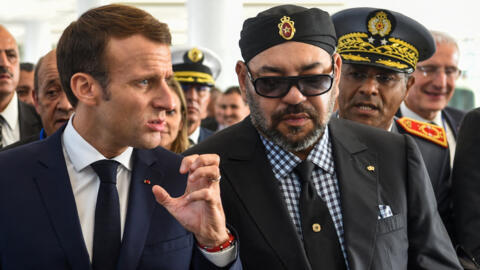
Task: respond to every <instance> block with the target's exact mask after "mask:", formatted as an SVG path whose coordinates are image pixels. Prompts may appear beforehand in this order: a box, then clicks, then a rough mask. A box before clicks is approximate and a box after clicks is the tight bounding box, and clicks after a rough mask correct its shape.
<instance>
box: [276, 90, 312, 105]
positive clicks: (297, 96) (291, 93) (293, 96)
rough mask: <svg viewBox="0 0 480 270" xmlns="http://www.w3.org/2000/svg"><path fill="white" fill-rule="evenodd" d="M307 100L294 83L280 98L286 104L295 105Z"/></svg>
mask: <svg viewBox="0 0 480 270" xmlns="http://www.w3.org/2000/svg"><path fill="white" fill-rule="evenodd" d="M305 100H307V97H306V96H304V95H303V94H302V92H300V89H298V87H297V86H296V85H293V86H292V87H291V88H290V90H288V93H287V94H286V95H285V96H284V97H283V98H282V101H283V102H285V103H288V104H292V105H296V104H300V103H302V102H304V101H305Z"/></svg>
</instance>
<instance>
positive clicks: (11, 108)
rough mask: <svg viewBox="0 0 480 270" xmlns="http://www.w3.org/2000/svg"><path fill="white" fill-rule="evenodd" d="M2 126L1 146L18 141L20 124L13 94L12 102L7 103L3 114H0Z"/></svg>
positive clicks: (16, 98) (16, 99)
mask: <svg viewBox="0 0 480 270" xmlns="http://www.w3.org/2000/svg"><path fill="white" fill-rule="evenodd" d="M0 115H1V116H2V117H3V119H4V120H3V121H0V124H1V125H2V145H3V146H7V145H9V144H12V143H14V142H17V141H19V140H20V124H19V121H18V97H17V93H16V92H15V93H13V97H12V100H10V102H9V103H8V105H7V107H6V108H5V110H3V112H1V113H0Z"/></svg>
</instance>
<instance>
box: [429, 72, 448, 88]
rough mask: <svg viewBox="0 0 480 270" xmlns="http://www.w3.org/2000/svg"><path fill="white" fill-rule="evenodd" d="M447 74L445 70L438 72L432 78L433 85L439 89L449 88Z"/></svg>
mask: <svg viewBox="0 0 480 270" xmlns="http://www.w3.org/2000/svg"><path fill="white" fill-rule="evenodd" d="M447 80H448V77H447V74H446V73H445V71H444V70H443V69H439V70H437V72H435V74H433V76H432V84H433V85H434V86H435V87H436V88H439V89H443V88H445V87H446V86H447Z"/></svg>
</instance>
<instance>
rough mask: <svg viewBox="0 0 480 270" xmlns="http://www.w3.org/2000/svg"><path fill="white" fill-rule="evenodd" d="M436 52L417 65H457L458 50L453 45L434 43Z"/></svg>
mask: <svg viewBox="0 0 480 270" xmlns="http://www.w3.org/2000/svg"><path fill="white" fill-rule="evenodd" d="M436 45H437V50H436V51H435V54H433V56H432V57H430V58H429V59H427V60H425V61H422V62H420V63H419V64H421V65H425V64H435V65H441V64H444V65H456V64H457V63H458V57H459V54H458V49H457V47H456V46H455V44H451V43H436Z"/></svg>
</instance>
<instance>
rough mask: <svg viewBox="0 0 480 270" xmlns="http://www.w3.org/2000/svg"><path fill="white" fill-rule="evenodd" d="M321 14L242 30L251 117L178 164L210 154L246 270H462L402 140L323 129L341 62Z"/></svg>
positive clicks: (284, 15)
mask: <svg viewBox="0 0 480 270" xmlns="http://www.w3.org/2000/svg"><path fill="white" fill-rule="evenodd" d="M335 47H336V37H335V30H334V26H333V23H332V21H331V19H330V16H329V15H328V13H326V12H324V11H321V10H319V9H307V8H303V7H299V6H293V5H285V6H278V7H274V8H271V9H268V10H266V11H264V12H261V13H259V14H258V15H257V16H256V17H253V18H249V19H247V20H246V21H245V22H244V25H243V29H242V32H241V38H240V49H241V52H242V56H243V59H244V62H242V61H239V62H238V63H237V65H236V72H237V75H238V81H239V85H240V88H241V90H242V93H243V95H245V96H246V98H247V101H248V104H249V106H250V112H251V113H250V117H248V118H246V119H245V120H244V121H242V122H241V123H239V124H236V125H234V126H232V127H229V128H226V129H224V130H222V131H220V132H218V133H217V134H216V135H213V136H212V137H210V138H208V139H207V140H205V141H204V142H203V143H201V144H199V145H198V146H195V147H194V148H192V149H189V150H187V152H186V153H188V154H190V153H212V152H213V153H218V154H219V155H220V157H221V164H220V171H221V174H222V182H221V194H222V201H223V204H224V208H225V210H226V215H227V222H228V223H229V224H232V226H234V227H235V228H236V229H237V231H238V232H239V234H240V235H241V237H242V245H241V255H240V256H241V258H242V263H243V264H244V266H245V268H248V269H292V270H293V269H295V270H298V269H329V270H331V269H379V270H380V269H461V268H460V266H459V263H458V261H457V259H456V256H455V253H454V250H453V247H452V245H451V243H450V241H449V239H448V236H447V233H446V231H445V228H444V226H443V224H442V222H441V220H440V217H439V215H438V212H437V209H436V203H435V197H434V195H433V192H432V187H431V184H430V183H429V179H428V175H427V172H426V170H425V167H424V164H423V162H422V159H421V156H420V153H419V152H418V148H417V147H416V145H415V143H414V142H413V140H412V139H411V137H409V136H405V135H398V134H392V133H387V132H383V131H380V130H378V129H375V128H372V127H368V126H365V125H361V124H358V123H354V122H351V121H348V120H343V119H337V118H334V119H332V120H329V119H330V115H331V113H332V110H333V106H334V103H335V99H336V97H337V94H338V81H339V79H340V75H339V71H340V70H341V68H342V60H341V58H340V56H339V55H338V54H337V53H335Z"/></svg>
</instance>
